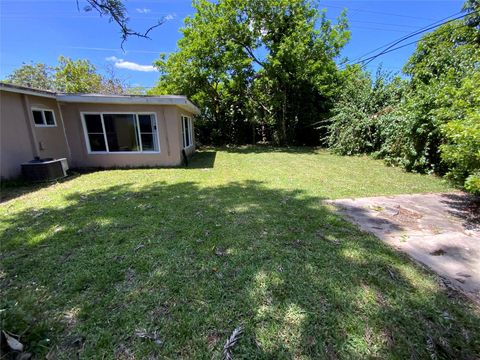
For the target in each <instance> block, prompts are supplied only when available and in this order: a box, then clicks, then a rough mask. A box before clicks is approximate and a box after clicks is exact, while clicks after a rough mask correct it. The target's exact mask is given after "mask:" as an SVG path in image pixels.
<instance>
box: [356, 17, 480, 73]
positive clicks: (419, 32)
mask: <svg viewBox="0 0 480 360" xmlns="http://www.w3.org/2000/svg"><path fill="white" fill-rule="evenodd" d="M475 12H478V11H474V12H470V13H468V14H464V15H461V16H457V17H455V18H453V19H450V20H447V21H443V22H442V23H440V24H435V25H430V26H427V27H425V28H422V29H419V30H417V31H415V32H413V33H410V34H408V35H406V36H403V37H401V38H400V39H398V40H395V41H393V42H391V43H389V44H387V45H383V46H381V47H380V48H377V49H376V50H378V49H381V48H384V47H385V46H387V47H386V48H385V49H383V50H382V51H381V52H380V53H378V54H376V55H374V56H371V57H369V58H366V59H363V60H360V61H357V62H355V63H353V65H355V64H363V65H367V64H369V63H370V62H372V61H373V60H375V59H376V58H378V57H379V56H381V55H384V54H387V53H389V52H391V51H394V50H398V49H401V48H403V47H405V46H408V45H411V44H412V43H415V42H418V41H419V40H418V39H417V40H415V41H414V42H412V43H409V44H405V45H402V46H398V47H395V45H398V44H400V43H401V42H403V41H405V40H407V39H410V38H412V37H414V36H417V35H420V34H422V33H424V32H427V31H429V30H432V29H434V28H436V27H439V26H442V25H445V24H448V23H450V22H452V21H455V20H459V19H462V18H464V17H466V16H469V15H471V14H472V13H475ZM394 47H395V48H394ZM376 50H373V51H371V52H369V53H372V52H374V51H376ZM369 53H367V54H369ZM363 56H365V55H363ZM363 56H362V57H363ZM352 62H353V61H351V62H349V63H348V64H352Z"/></svg>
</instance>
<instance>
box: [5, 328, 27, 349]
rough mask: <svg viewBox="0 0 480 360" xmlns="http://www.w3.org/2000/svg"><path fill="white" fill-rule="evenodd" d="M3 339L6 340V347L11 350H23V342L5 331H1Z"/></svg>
mask: <svg viewBox="0 0 480 360" xmlns="http://www.w3.org/2000/svg"><path fill="white" fill-rule="evenodd" d="M2 333H3V335H4V336H5V339H6V340H7V345H8V347H9V348H10V349H11V350H13V351H23V344H22V343H21V342H20V341H18V340H17V339H15V338H14V337H13V336H10V335H9V334H8V333H7V332H5V331H2Z"/></svg>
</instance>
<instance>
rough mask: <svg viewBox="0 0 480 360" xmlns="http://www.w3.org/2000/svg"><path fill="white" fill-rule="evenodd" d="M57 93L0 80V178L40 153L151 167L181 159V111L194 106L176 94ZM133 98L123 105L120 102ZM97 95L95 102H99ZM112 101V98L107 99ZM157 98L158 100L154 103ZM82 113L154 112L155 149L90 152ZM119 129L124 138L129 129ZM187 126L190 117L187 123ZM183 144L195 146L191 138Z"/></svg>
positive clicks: (77, 161)
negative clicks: (45, 115)
mask: <svg viewBox="0 0 480 360" xmlns="http://www.w3.org/2000/svg"><path fill="white" fill-rule="evenodd" d="M86 97H87V98H88V97H91V98H92V99H91V100H92V101H91V102H88V101H85V97H83V95H71V96H70V95H68V96H66V95H62V94H56V93H53V92H49V91H42V90H37V89H30V88H25V87H16V86H13V85H8V84H3V83H0V178H5V179H7V178H15V177H18V176H19V175H20V174H21V164H22V163H24V162H27V161H30V160H32V159H33V158H34V157H36V156H38V157H40V158H67V159H68V163H69V165H70V166H71V167H103V168H109V167H143V166H145V167H156V166H178V165H181V164H182V162H183V154H182V150H183V137H182V119H181V117H182V115H186V116H189V117H191V118H192V120H193V118H194V115H193V113H192V112H191V111H192V109H194V110H193V111H196V110H198V109H196V107H195V106H194V105H193V104H191V103H190V102H189V101H188V99H186V98H185V97H181V96H174V95H173V96H166V97H164V98H150V97H128V96H124V97H122V96H105V97H104V96H103V95H98V97H97V95H93V96H92V95H87V96H86ZM130 99H131V100H132V101H134V103H135V104H128V102H127V103H125V102H123V101H125V100H126V101H129V100H130ZM98 100H100V101H98ZM108 101H111V103H108ZM159 101H161V102H162V103H158V102H159ZM32 109H41V110H50V111H53V114H54V117H55V126H38V125H37V124H35V122H34V119H33V113H32ZM186 109H188V110H186ZM82 113H150V114H155V117H156V123H157V132H158V143H159V150H160V151H159V152H122V153H120V152H119V153H115V152H111V153H89V151H88V146H87V136H86V134H85V129H84V127H83V121H82ZM123 130H125V129H119V130H118V136H120V137H122V136H124V140H125V142H127V143H128V138H129V137H130V133H124V132H123ZM192 131H194V129H193V122H192ZM192 142H193V143H192V145H191V146H189V147H188V148H186V149H185V151H186V153H187V156H190V155H192V154H193V153H194V151H195V138H194V137H193V141H192Z"/></svg>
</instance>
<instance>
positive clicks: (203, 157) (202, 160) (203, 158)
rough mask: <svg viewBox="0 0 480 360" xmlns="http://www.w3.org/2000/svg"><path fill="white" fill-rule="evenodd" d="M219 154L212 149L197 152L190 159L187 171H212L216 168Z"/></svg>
mask: <svg viewBox="0 0 480 360" xmlns="http://www.w3.org/2000/svg"><path fill="white" fill-rule="evenodd" d="M216 157H217V152H216V151H214V150H210V149H205V150H202V151H197V152H195V154H194V155H193V156H192V157H191V158H190V160H189V163H188V166H187V167H186V168H187V169H210V168H213V167H214V166H215V158H216Z"/></svg>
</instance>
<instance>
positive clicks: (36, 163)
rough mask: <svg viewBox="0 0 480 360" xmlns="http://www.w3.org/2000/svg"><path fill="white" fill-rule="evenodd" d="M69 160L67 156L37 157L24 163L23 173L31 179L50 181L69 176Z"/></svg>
mask: <svg viewBox="0 0 480 360" xmlns="http://www.w3.org/2000/svg"><path fill="white" fill-rule="evenodd" d="M67 170H68V162H67V159H66V158H62V159H53V158H46V159H40V158H38V157H37V158H35V159H34V160H32V161H29V162H26V163H23V164H22V175H23V177H24V178H26V179H28V180H31V181H49V180H56V179H61V178H63V177H65V176H67Z"/></svg>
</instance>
